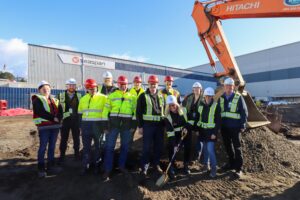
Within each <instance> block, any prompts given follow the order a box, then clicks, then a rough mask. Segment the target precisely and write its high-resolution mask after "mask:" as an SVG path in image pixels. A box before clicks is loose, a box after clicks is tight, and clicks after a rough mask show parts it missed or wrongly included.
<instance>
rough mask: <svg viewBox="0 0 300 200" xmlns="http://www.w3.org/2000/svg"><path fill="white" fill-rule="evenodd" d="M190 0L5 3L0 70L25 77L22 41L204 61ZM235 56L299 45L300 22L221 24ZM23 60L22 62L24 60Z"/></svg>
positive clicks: (0, 11) (176, 62) (179, 62)
mask: <svg viewBox="0 0 300 200" xmlns="http://www.w3.org/2000/svg"><path fill="white" fill-rule="evenodd" d="M193 4H194V1H193V0H172V1H171V0H152V1H142V0H122V1H118V0H116V1H111V0H110V1H109V0H98V1H96V0H85V1H84V0H77V1H76V0H74V1H62V0H61V1H58V0H51V1H50V0H48V1H46V0H43V1H41V0H28V1H22V0H19V1H17V0H9V1H2V2H1V6H0V27H1V31H0V66H2V65H3V64H4V63H6V64H7V70H9V71H12V72H14V73H16V74H18V75H19V76H20V75H26V71H27V70H26V68H25V67H24V65H27V61H26V57H27V54H26V53H27V51H26V43H32V44H38V45H48V46H54V47H62V48H67V49H74V50H77V51H83V52H88V53H94V54H99V55H104V56H115V57H121V58H126V59H133V60H138V61H144V62H149V63H154V64H161V65H167V66H172V67H179V68H187V67H193V66H196V65H199V64H204V63H207V62H208V59H207V56H206V54H205V52H204V50H203V47H202V45H201V43H200V42H199V39H198V36H197V31H196V27H195V25H194V22H193V19H192V17H191V12H192V9H193ZM222 24H223V28H224V31H225V33H226V35H227V38H228V40H229V43H230V46H231V49H232V52H233V54H234V55H236V56H237V55H242V54H246V53H250V52H254V51H258V50H262V49H266V48H270V47H274V46H278V45H283V44H287V43H291V42H296V41H300V19H299V18H281V19H241V20H238V19H235V20H226V21H223V23H222ZM24 59H25V60H24Z"/></svg>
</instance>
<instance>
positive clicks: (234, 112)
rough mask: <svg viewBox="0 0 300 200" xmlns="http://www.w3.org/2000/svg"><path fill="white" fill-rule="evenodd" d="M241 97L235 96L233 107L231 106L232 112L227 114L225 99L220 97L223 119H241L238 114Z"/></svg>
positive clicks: (232, 102)
mask: <svg viewBox="0 0 300 200" xmlns="http://www.w3.org/2000/svg"><path fill="white" fill-rule="evenodd" d="M240 97H241V95H240V94H238V93H235V94H234V97H233V99H232V101H231V106H230V111H229V112H225V109H224V107H225V105H224V104H225V103H224V101H225V100H224V98H223V97H220V106H221V117H222V118H223V117H224V118H231V119H241V115H240V114H239V113H236V111H237V104H238V101H239V99H240Z"/></svg>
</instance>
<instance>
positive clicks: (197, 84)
mask: <svg viewBox="0 0 300 200" xmlns="http://www.w3.org/2000/svg"><path fill="white" fill-rule="evenodd" d="M196 87H198V88H202V85H201V83H199V82H195V83H194V84H193V88H196Z"/></svg>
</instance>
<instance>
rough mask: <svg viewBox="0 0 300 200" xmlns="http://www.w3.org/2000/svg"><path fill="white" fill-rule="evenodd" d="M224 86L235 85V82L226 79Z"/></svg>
mask: <svg viewBox="0 0 300 200" xmlns="http://www.w3.org/2000/svg"><path fill="white" fill-rule="evenodd" d="M224 85H234V80H233V79H232V78H226V79H225V81H224Z"/></svg>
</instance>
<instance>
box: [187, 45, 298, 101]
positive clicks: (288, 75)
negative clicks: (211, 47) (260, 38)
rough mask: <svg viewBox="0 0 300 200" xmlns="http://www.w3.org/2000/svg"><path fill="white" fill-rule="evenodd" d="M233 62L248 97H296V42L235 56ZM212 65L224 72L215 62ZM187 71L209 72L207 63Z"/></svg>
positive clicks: (210, 71) (210, 70)
mask: <svg viewBox="0 0 300 200" xmlns="http://www.w3.org/2000/svg"><path fill="white" fill-rule="evenodd" d="M236 61H237V64H238V66H239V68H240V71H241V73H242V75H243V77H244V79H245V81H246V89H247V90H248V91H249V92H250V93H251V94H252V96H255V97H260V98H262V97H273V98H275V99H289V100H300V87H299V85H300V42H295V43H291V44H286V45H283V46H278V47H274V48H270V49H265V50H262V51H257V52H253V53H249V54H245V55H241V56H236ZM216 66H217V69H218V71H224V70H223V69H222V67H221V65H220V63H219V62H217V63H216ZM189 70H193V71H197V72H204V73H211V74H212V73H213V70H212V69H211V67H210V65H209V64H204V65H199V66H196V67H192V68H189Z"/></svg>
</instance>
